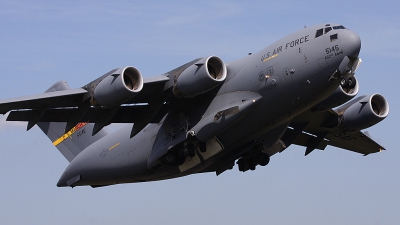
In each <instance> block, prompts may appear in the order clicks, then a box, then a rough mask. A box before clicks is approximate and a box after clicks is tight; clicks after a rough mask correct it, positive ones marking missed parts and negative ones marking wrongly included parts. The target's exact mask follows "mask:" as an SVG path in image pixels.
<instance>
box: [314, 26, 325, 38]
mask: <svg viewBox="0 0 400 225" xmlns="http://www.w3.org/2000/svg"><path fill="white" fill-rule="evenodd" d="M322 34H324V29H322V28H321V29H319V30H317V32H315V37H316V38H317V37H319V36H321V35H322Z"/></svg>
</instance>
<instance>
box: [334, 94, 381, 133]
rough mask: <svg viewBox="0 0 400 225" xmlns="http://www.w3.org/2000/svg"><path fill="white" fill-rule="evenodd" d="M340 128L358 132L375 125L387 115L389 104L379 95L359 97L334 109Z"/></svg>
mask: <svg viewBox="0 0 400 225" xmlns="http://www.w3.org/2000/svg"><path fill="white" fill-rule="evenodd" d="M336 111H337V112H338V114H339V115H341V117H340V123H341V126H343V127H345V128H346V129H348V130H350V131H359V130H362V129H365V128H368V127H370V126H373V125H375V124H377V123H378V122H380V121H382V120H383V119H385V118H386V117H387V115H388V114H389V103H388V102H387V100H386V99H385V98H384V97H383V96H382V95H380V94H373V95H367V96H361V97H359V98H357V99H354V100H353V101H351V102H349V103H347V104H345V105H344V106H342V107H339V108H338V109H336Z"/></svg>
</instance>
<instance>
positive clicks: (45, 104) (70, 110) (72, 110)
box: [0, 74, 170, 134]
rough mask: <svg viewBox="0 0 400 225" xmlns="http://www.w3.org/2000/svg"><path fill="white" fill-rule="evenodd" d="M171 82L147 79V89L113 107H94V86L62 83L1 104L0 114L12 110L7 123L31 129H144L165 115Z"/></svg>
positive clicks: (158, 78) (145, 82)
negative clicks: (83, 125)
mask: <svg viewBox="0 0 400 225" xmlns="http://www.w3.org/2000/svg"><path fill="white" fill-rule="evenodd" d="M106 75H107V74H106ZM169 80H170V79H169V78H168V77H166V76H163V75H160V76H155V77H149V78H144V79H143V88H142V90H141V91H140V92H139V93H138V94H137V95H136V96H134V97H132V98H131V99H129V100H127V101H125V102H124V104H123V105H117V106H115V107H111V108H95V107H92V106H91V104H90V90H89V89H90V88H89V87H90V84H91V83H89V84H88V85H86V86H84V87H82V88H77V89H69V87H68V85H67V84H66V82H58V83H56V84H54V85H53V86H52V87H50V88H49V89H48V90H47V91H46V92H45V93H43V94H37V95H31V96H26V97H18V98H11V99H6V100H3V101H0V113H1V114H5V113H7V112H9V111H11V112H10V114H9V116H8V117H7V120H8V121H28V129H30V128H31V127H33V126H34V125H35V124H36V123H38V122H67V125H66V129H65V130H66V131H68V130H70V129H71V128H72V127H74V126H75V125H76V124H78V123H79V122H89V123H94V124H95V128H94V130H93V134H95V133H97V132H98V131H99V130H101V128H102V127H104V126H105V125H108V124H110V123H135V124H139V123H140V124H141V126H142V127H144V126H145V125H147V123H149V122H158V121H159V120H160V119H161V118H162V116H163V115H165V112H166V110H167V109H168V106H167V105H165V104H164V102H165V100H166V98H167V97H168V96H167V94H165V92H164V86H165V83H166V82H167V81H169ZM94 82H96V80H95V81H94ZM92 83H93V82H92ZM88 90H89V91H88ZM96 125H97V126H96Z"/></svg>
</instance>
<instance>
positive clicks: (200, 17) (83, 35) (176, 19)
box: [0, 0, 400, 225]
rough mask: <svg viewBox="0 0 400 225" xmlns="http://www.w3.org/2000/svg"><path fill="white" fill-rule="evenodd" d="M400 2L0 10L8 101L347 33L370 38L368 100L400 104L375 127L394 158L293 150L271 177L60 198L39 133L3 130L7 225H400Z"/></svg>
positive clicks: (363, 84)
mask: <svg viewBox="0 0 400 225" xmlns="http://www.w3.org/2000/svg"><path fill="white" fill-rule="evenodd" d="M399 7H400V5H399V3H397V2H395V1H362V2H361V1H342V0H339V1H329V2H328V1H327V2H322V1H285V0H282V1H273V2H269V1H251V2H246V3H245V2H244V1H198V2H188V1H174V2H168V3H167V2H165V1H147V2H146V3H144V1H143V2H142V1H110V2H106V1H68V2H66V1H44V0H43V1H35V2H33V1H18V0H13V1H8V0H2V1H0V30H1V35H0V71H1V82H0V98H1V99H4V98H11V97H16V96H24V95H30V94H36V93H41V92H43V91H44V90H46V89H47V88H48V87H49V86H51V85H52V84H53V83H55V82H57V81H59V80H66V81H68V83H69V85H70V86H71V87H72V88H76V87H80V86H82V85H84V84H86V83H88V82H90V81H92V80H94V79H96V78H97V77H99V76H101V75H102V74H104V73H106V72H108V71H109V70H111V69H113V68H117V67H124V66H135V67H136V68H138V69H139V70H140V71H141V73H142V74H143V75H144V76H153V75H159V74H162V73H164V72H167V71H170V70H171V69H173V68H176V67H178V66H180V65H182V64H184V63H186V62H189V61H191V60H192V59H194V58H197V57H201V56H207V55H217V56H219V57H220V58H221V59H223V60H224V61H225V62H229V61H232V60H235V59H238V58H240V57H243V56H245V55H247V53H249V52H257V51H259V50H261V49H262V48H264V47H266V46H267V45H269V44H271V43H272V42H274V41H275V40H277V39H279V38H281V37H283V36H284V35H287V34H289V33H291V32H294V31H296V30H299V29H301V28H303V27H304V26H305V25H307V26H311V25H315V24H320V23H330V22H336V23H341V24H343V25H344V26H346V27H348V28H350V29H352V30H354V31H355V32H357V33H358V34H359V35H360V37H361V40H362V49H361V53H360V57H361V58H362V59H363V64H362V65H361V67H360V68H359V70H358V71H357V78H358V80H359V82H360V92H359V95H362V94H372V93H380V94H382V95H384V96H385V97H386V98H387V99H388V101H389V103H390V110H391V111H390V115H389V116H388V118H387V119H386V120H384V121H383V122H381V123H380V124H377V125H376V126H374V127H372V128H370V129H368V131H369V132H370V134H371V135H372V136H373V137H375V139H376V140H378V141H380V142H381V143H382V144H383V145H384V146H385V147H386V148H387V151H385V152H383V153H379V154H373V155H369V156H367V157H363V156H361V155H359V154H356V153H352V152H349V151H345V150H340V149H337V148H333V147H328V148H327V149H325V151H314V152H313V153H312V154H310V155H308V156H307V157H304V150H305V149H304V148H302V147H297V146H291V147H290V148H289V149H287V150H285V151H284V152H282V153H280V154H277V155H275V156H273V157H272V158H271V162H270V164H269V165H268V166H266V167H263V168H260V169H257V170H256V171H254V172H246V173H241V172H239V171H238V170H237V168H235V169H234V170H231V171H227V172H225V173H223V174H222V175H220V176H219V177H216V176H215V175H214V174H211V173H210V174H200V175H192V176H188V177H184V178H179V179H173V180H167V181H161V182H151V183H141V184H125V185H116V186H111V187H104V188H98V189H92V188H90V187H77V188H73V189H71V188H57V187H56V183H57V181H58V179H59V177H60V175H61V174H62V172H63V171H64V169H65V167H66V166H67V165H68V161H67V160H65V159H64V157H62V155H61V154H60V153H59V152H58V151H57V149H56V148H54V147H53V146H52V143H51V142H50V141H49V140H48V139H47V137H46V136H45V135H43V134H42V133H41V131H40V130H39V129H38V128H37V127H35V128H33V129H32V130H31V131H29V132H26V131H25V126H26V125H25V124H23V123H22V124H21V123H5V122H4V119H2V121H1V122H0V143H1V150H0V179H1V183H0V224H55V223H57V224H93V223H96V224H110V223H113V224H126V223H136V224H160V223H168V224H172V223H173V224H228V223H229V224H243V223H246V224H250V223H253V224H260V223H270V224H335V225H337V224H353V225H354V224H363V225H369V224H371V225H377V224H395V223H398V221H400V214H399V213H398V209H399V208H400V193H399V190H400V180H399V172H400V163H399V162H400V153H399V151H398V147H397V145H398V142H397V140H398V127H399V126H400V122H399V119H398V116H397V115H399V106H400V102H399V98H398V92H397V89H398V88H397V83H398V77H397V74H398V73H399V71H398V70H397V65H398V62H399V60H400V57H399V56H400V55H399V51H400V44H399V40H400V25H399V24H400V15H399V13H398V9H399Z"/></svg>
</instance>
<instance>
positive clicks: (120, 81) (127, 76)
mask: <svg viewBox="0 0 400 225" xmlns="http://www.w3.org/2000/svg"><path fill="white" fill-rule="evenodd" d="M142 88H143V77H142V74H141V73H140V72H139V70H137V69H136V68H134V67H125V68H121V69H118V70H116V71H115V72H114V73H112V74H111V75H109V76H108V77H106V78H104V79H103V80H102V81H100V83H99V84H98V85H97V86H96V88H95V89H94V93H93V96H92V99H91V103H92V105H94V106H96V107H100V106H101V107H104V108H111V107H113V106H116V105H120V104H122V103H124V102H125V101H127V100H129V99H130V98H132V97H134V96H135V95H137V94H138V93H139V92H140V91H141V90H142Z"/></svg>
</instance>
